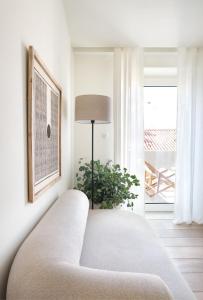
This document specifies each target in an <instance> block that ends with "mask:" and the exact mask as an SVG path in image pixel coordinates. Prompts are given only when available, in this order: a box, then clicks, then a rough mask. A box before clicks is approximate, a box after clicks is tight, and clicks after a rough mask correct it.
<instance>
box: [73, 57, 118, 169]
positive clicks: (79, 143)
mask: <svg viewBox="0 0 203 300" xmlns="http://www.w3.org/2000/svg"><path fill="white" fill-rule="evenodd" d="M74 57H75V64H74V78H75V79H74V84H75V96H78V95H82V94H100V95H107V96H110V97H111V99H112V101H113V53H108V52H107V53H105V52H102V53H100V52H95V53H94V52H93V53H91V52H90V53H84V52H76V53H75V55H74ZM94 145H95V151H94V153H95V157H94V159H95V160H96V159H100V160H101V161H102V162H106V161H108V160H113V152H114V148H113V123H111V124H103V125H101V124H98V125H95V141H94ZM81 157H82V158H85V159H86V160H91V125H87V124H79V123H76V124H75V168H76V169H77V164H78V160H79V158H81Z"/></svg>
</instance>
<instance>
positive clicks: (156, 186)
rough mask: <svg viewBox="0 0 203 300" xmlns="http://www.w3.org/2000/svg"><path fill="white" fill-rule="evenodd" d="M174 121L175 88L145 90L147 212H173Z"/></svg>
mask: <svg viewBox="0 0 203 300" xmlns="http://www.w3.org/2000/svg"><path fill="white" fill-rule="evenodd" d="M176 117H177V87H176V86H145V87H144V151H145V209H146V211H172V210H173V207H174V201H175V173H176Z"/></svg>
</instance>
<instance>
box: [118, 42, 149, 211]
mask: <svg viewBox="0 0 203 300" xmlns="http://www.w3.org/2000/svg"><path fill="white" fill-rule="evenodd" d="M114 154H115V155H114V158H115V162H116V163H119V164H120V165H121V167H126V168H127V169H128V171H129V172H130V173H131V174H135V175H136V176H137V177H138V179H139V180H140V187H139V188H137V189H136V192H137V193H138V194H139V196H138V198H137V199H136V200H135V207H134V210H135V212H136V213H138V214H144V101H143V50H142V49H140V48H136V49H134V48H133V49H132V48H117V49H115V51H114Z"/></svg>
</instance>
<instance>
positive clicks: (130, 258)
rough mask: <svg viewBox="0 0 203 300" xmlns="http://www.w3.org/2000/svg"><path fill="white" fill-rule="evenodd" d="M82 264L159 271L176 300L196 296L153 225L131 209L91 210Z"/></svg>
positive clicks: (146, 271) (143, 271) (101, 267)
mask: <svg viewBox="0 0 203 300" xmlns="http://www.w3.org/2000/svg"><path fill="white" fill-rule="evenodd" d="M80 264H81V265H83V266H86V267H89V268H99V269H103V270H112V271H121V272H132V273H146V274H156V275H157V276H159V277H160V278H161V279H162V280H163V281H164V282H165V283H166V284H167V286H168V287H169V289H170V291H171V293H172V295H173V297H174V299H180V300H191V299H195V297H194V296H193V293H192V292H191V289H190V288H189V286H188V284H187V283H186V282H185V280H184V279H183V277H182V275H181V274H180V272H179V271H178V270H177V269H176V267H175V265H174V264H173V263H172V261H171V260H170V259H169V258H168V255H167V253H166V250H165V249H164V248H163V247H162V246H161V245H160V243H159V241H158V240H157V237H156V236H155V234H154V232H153V231H152V229H151V227H150V225H149V224H148V223H147V222H146V221H145V219H144V218H142V217H140V216H138V215H135V214H133V213H131V212H128V211H121V210H94V211H90V213H89V217H88V221H87V227H86V232H85V239H84V246H83V251H82V255H81V260H80Z"/></svg>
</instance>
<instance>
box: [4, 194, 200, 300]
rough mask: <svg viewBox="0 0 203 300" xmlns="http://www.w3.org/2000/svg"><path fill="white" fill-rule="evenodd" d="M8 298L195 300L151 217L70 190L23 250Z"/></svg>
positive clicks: (14, 271) (19, 254)
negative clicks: (93, 204)
mask: <svg viewBox="0 0 203 300" xmlns="http://www.w3.org/2000/svg"><path fill="white" fill-rule="evenodd" d="M7 299H8V300H24V299H26V300H46V299H49V300H52V299H53V300H63V299H84V300H86V299H87V300H92V299H102V300H103V299H109V300H114V299H133V300H138V299H139V300H142V299H145V300H159V299H160V300H169V299H177V300H178V299H180V300H192V299H195V298H194V296H193V294H192V292H191V290H190V289H189V287H188V285H187V284H186V282H185V281H184V279H183V278H182V276H181V274H180V273H179V272H178V270H176V268H175V266H174V265H173V264H172V262H171V261H170V260H169V258H168V257H167V254H166V253H165V250H164V249H163V248H162V246H160V244H159V242H158V239H157V238H156V237H155V235H154V234H153V232H152V230H151V228H150V226H149V225H148V224H147V223H146V221H145V220H144V219H143V218H141V217H139V216H137V215H135V214H134V213H131V212H126V211H121V210H94V211H89V202H88V199H87V198H86V196H85V195H84V194H83V193H81V192H79V191H76V190H69V191H67V192H66V193H65V194H64V195H63V196H62V197H60V199H58V201H56V203H55V204H54V205H53V206H52V207H51V208H50V209H49V211H48V212H47V213H46V215H45V216H44V217H43V218H42V220H41V221H40V222H39V224H38V225H37V226H36V227H35V228H34V230H33V231H32V232H31V234H30V235H29V236H28V238H27V239H26V240H25V241H24V243H23V244H22V246H21V248H20V249H19V251H18V253H17V255H16V257H15V259H14V262H13V265H12V268H11V271H10V275H9V280H8V287H7Z"/></svg>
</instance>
